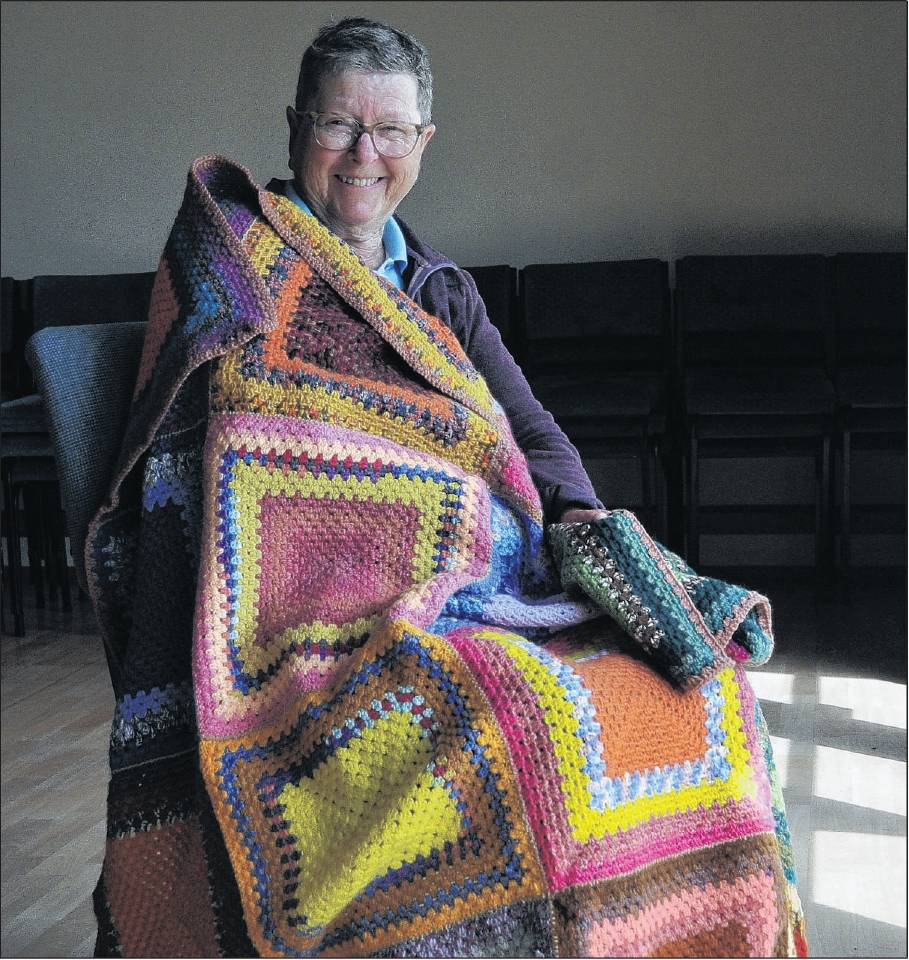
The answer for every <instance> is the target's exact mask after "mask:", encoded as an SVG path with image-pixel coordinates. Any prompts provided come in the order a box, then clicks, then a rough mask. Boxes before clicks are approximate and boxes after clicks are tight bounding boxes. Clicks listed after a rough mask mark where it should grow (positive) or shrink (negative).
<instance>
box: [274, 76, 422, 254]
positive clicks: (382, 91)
mask: <svg viewBox="0 0 909 960" xmlns="http://www.w3.org/2000/svg"><path fill="white" fill-rule="evenodd" d="M417 92H418V91H417V79H416V77H415V76H413V75H412V74H407V73H377V72H367V71H361V70H348V71H345V72H344V73H340V74H335V75H333V76H328V77H326V78H325V79H324V80H323V81H322V83H321V84H320V86H319V89H318V90H317V91H313V92H312V94H311V95H310V96H311V99H310V100H309V102H307V103H302V104H301V103H298V104H297V108H296V109H292V108H291V107H288V108H287V122H288V123H289V124H290V164H289V165H290V168H291V170H293V172H294V186H295V188H296V190H297V192H298V194H299V195H300V196H301V197H305V199H306V200H307V201H308V204H309V207H310V209H311V210H312V212H313V213H314V214H315V215H316V216H317V217H318V218H319V220H320V221H321V222H322V223H324V224H325V226H327V227H328V228H329V229H330V230H331V231H332V233H334V234H335V235H336V236H338V237H340V238H341V239H342V240H345V241H346V242H347V243H349V244H350V246H351V247H352V249H353V250H354V251H355V252H356V253H357V254H359V256H360V258H361V259H362V260H363V262H364V263H366V264H367V266H370V267H378V266H380V265H381V264H382V262H383V261H384V259H385V256H384V252H385V251H384V247H383V243H382V237H383V233H384V230H385V224H386V223H387V222H388V219H389V218H390V217H391V215H392V214H393V213H394V212H395V210H397V208H398V204H399V203H400V202H401V201H402V200H403V199H404V197H406V196H407V194H408V193H409V192H410V189H411V187H413V185H414V184H415V183H416V182H417V177H418V176H419V174H420V159H421V157H422V156H423V151H424V150H425V149H426V144H427V143H429V141H430V139H432V135H433V134H434V133H435V129H436V128H435V127H434V126H433V125H432V124H431V123H427V124H425V125H421V124H420V119H421V117H420V112H419V108H418V105H417ZM307 108H315V109H314V110H313V112H312V113H311V114H310V113H308V112H306V111H307ZM377 132H378V133H379V134H380V135H379V138H378V143H377V140H376V136H377ZM380 147H381V149H380Z"/></svg>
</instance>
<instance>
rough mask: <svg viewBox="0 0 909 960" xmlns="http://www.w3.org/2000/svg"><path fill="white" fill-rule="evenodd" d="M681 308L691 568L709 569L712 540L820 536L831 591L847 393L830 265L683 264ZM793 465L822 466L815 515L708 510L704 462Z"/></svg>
mask: <svg viewBox="0 0 909 960" xmlns="http://www.w3.org/2000/svg"><path fill="white" fill-rule="evenodd" d="M675 297H676V301H675V306H676V310H675V316H676V329H677V355H676V364H677V367H676V369H677V376H678V383H679V385H680V404H681V408H682V411H683V414H684V419H683V421H682V423H683V428H682V429H683V432H684V434H685V444H684V451H685V453H684V456H685V460H686V467H687V471H686V473H687V485H686V497H687V511H686V521H687V522H686V541H687V549H686V555H687V560H688V562H689V563H690V564H691V565H692V566H694V567H697V566H698V564H699V562H700V559H699V540H700V536H701V534H702V533H704V532H711V533H727V534H728V533H804V532H809V531H811V530H812V529H813V531H814V536H815V565H816V571H817V574H818V579H819V583H825V582H827V580H826V576H827V574H828V573H829V571H830V561H831V556H830V554H831V531H830V519H829V518H830V509H829V492H830V465H831V435H832V430H833V421H834V412H835V393H834V387H833V383H832V380H831V377H830V370H829V361H830V357H829V341H828V333H827V331H828V330H829V327H830V324H829V296H828V285H827V264H826V260H825V258H824V257H823V256H814V255H804V256H718V257H710V256H698V257H685V258H683V259H681V260H679V261H678V262H677V264H676V289H675ZM793 456H801V457H805V456H808V457H812V458H813V460H814V464H815V476H816V483H815V504H814V510H813V511H809V512H807V513H806V512H805V511H803V510H800V509H799V508H788V509H786V508H784V507H776V506H774V507H755V506H754V505H753V504H749V503H747V502H746V503H742V504H741V505H740V506H739V505H736V504H725V505H723V506H722V507H719V506H717V507H711V508H710V509H708V508H706V507H705V506H704V505H703V504H702V503H701V491H700V484H699V479H700V466H701V462H702V461H703V460H704V459H706V458H712V457H793ZM812 513H813V517H812ZM812 521H813V522H812Z"/></svg>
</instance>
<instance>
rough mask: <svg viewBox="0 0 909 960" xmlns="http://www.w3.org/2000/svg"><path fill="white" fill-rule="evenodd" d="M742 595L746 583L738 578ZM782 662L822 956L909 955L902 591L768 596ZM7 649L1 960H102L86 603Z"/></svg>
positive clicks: (787, 745) (809, 908)
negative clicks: (95, 955) (95, 954)
mask: <svg viewBox="0 0 909 960" xmlns="http://www.w3.org/2000/svg"><path fill="white" fill-rule="evenodd" d="M738 579H739V580H741V579H742V578H741V577H739V578H738ZM747 582H749V584H750V585H754V586H758V587H763V588H764V589H766V591H767V592H768V593H769V595H770V596H771V598H772V599H773V601H774V618H775V627H776V634H777V652H776V655H775V656H774V658H773V659H772V660H771V662H770V663H769V664H768V665H767V667H765V668H763V669H761V670H759V671H754V672H753V674H752V681H753V683H754V685H755V687H756V689H757V691H758V694H759V696H760V697H761V700H762V702H763V705H764V710H765V713H766V715H767V720H768V723H769V725H770V728H771V733H772V734H773V736H774V741H775V748H776V755H777V762H778V765H779V767H780V770H781V773H782V775H783V778H784V794H785V796H786V802H787V805H788V809H789V815H790V821H791V826H792V833H793V839H794V844H795V851H796V862H797V866H798V870H799V890H800V892H801V897H802V901H803V904H804V907H805V912H806V915H807V919H808V934H809V941H810V944H811V952H812V955H814V956H826V957H899V956H903V957H905V956H906V950H907V944H906V849H907V848H906V643H907V630H906V588H905V583H904V582H897V583H894V582H892V581H891V583H890V584H889V585H882V584H880V583H878V582H875V581H873V580H870V581H869V582H867V583H865V584H864V585H862V584H859V585H856V586H855V587H854V588H853V590H852V594H851V597H850V598H849V599H848V600H847V599H846V598H844V597H840V598H839V599H837V600H836V601H825V602H819V601H817V600H816V599H815V596H814V593H813V590H812V588H811V586H810V585H808V584H802V585H799V584H792V583H782V584H776V585H774V584H773V583H770V584H766V585H765V584H762V583H761V582H760V581H759V580H755V579H754V578H753V577H752V579H751V580H749V581H747ZM27 624H28V635H27V636H26V637H25V638H22V639H17V638H15V637H11V636H7V635H4V636H3V638H2V651H0V652H2V660H0V663H2V735H3V778H2V800H3V810H2V844H3V859H2V868H3V869H2V946H0V953H2V956H3V957H80V956H90V955H91V950H92V945H93V942H94V920H93V917H92V911H91V902H90V895H91V890H92V888H93V886H94V883H95V880H96V878H97V875H98V872H99V869H100V864H101V857H102V850H103V845H104V797H105V788H106V778H107V754H106V750H107V736H108V731H109V724H110V717H111V710H112V706H113V697H112V694H111V691H110V686H109V682H108V679H107V671H106V665H105V660H104V655H103V653H102V650H101V645H100V642H99V640H98V637H97V634H96V632H95V628H94V622H93V619H92V616H91V613H90V610H89V607H88V605H87V604H82V605H81V606H80V605H77V606H76V610H75V611H74V613H73V614H71V615H66V616H64V615H63V614H61V613H58V612H54V611H44V612H42V611H35V610H33V609H31V610H28V611H27Z"/></svg>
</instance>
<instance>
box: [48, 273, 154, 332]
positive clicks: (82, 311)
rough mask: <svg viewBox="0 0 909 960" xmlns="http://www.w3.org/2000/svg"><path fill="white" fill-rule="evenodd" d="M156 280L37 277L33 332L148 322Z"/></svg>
mask: <svg viewBox="0 0 909 960" xmlns="http://www.w3.org/2000/svg"><path fill="white" fill-rule="evenodd" d="M154 279H155V274H154V272H151V273H112V274H99V275H97V276H40V277H35V278H34V280H33V281H32V303H31V309H32V329H33V331H37V330H42V329H44V327H63V326H76V325H78V324H95V323H123V322H126V321H131V320H135V319H145V318H146V317H147V316H148V303H149V300H150V299H151V289H152V284H153V283H154Z"/></svg>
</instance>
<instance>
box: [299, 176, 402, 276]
mask: <svg viewBox="0 0 909 960" xmlns="http://www.w3.org/2000/svg"><path fill="white" fill-rule="evenodd" d="M285 191H286V194H287V197H288V198H289V199H290V200H293V202H294V203H295V204H296V205H297V206H298V207H300V208H301V209H302V210H304V211H305V212H306V213H308V214H309V215H310V216H311V217H312V216H315V214H314V213H313V212H312V210H310V208H309V204H307V202H306V201H305V200H304V199H303V198H302V197H301V196H300V194H299V193H297V191H296V190H295V189H294V183H293V180H288V181H287V183H286V185H285ZM382 246H383V247H384V248H385V263H383V264H382V267H380V268H379V269H380V270H381V269H382V268H383V267H385V266H386V265H388V264H389V262H390V263H393V264H395V266H397V267H398V268H399V269H400V270H404V269H405V268H406V267H407V242H406V241H405V239H404V231H403V230H401V228H400V227H399V226H398V222H397V221H396V220H395V218H394V217H389V218H388V220H386V221H385V227H384V229H383V230H382Z"/></svg>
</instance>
